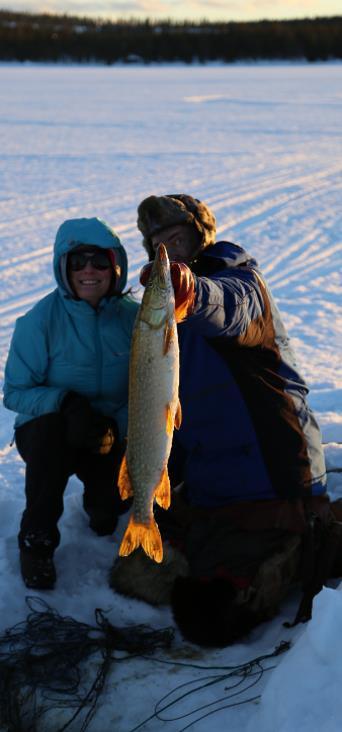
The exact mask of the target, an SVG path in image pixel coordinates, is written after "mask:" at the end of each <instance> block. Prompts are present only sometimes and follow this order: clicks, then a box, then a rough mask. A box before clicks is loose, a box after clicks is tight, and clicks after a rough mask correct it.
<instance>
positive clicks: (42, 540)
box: [19, 531, 56, 590]
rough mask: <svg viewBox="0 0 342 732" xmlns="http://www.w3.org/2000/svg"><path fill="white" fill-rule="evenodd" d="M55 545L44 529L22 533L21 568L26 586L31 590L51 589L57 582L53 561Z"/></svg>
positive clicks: (20, 540) (20, 541)
mask: <svg viewBox="0 0 342 732" xmlns="http://www.w3.org/2000/svg"><path fill="white" fill-rule="evenodd" d="M54 548H55V545H54V542H53V540H52V539H51V538H50V536H49V535H48V534H47V533H46V532H44V531H36V532H30V533H27V534H25V535H24V536H23V535H21V536H20V538H19V549H20V569H21V575H22V578H23V580H24V582H25V585H26V587H28V588H29V589H31V590H51V589H52V588H53V586H54V584H55V582H56V569H55V565H54V563H53V558H52V557H53V551H54Z"/></svg>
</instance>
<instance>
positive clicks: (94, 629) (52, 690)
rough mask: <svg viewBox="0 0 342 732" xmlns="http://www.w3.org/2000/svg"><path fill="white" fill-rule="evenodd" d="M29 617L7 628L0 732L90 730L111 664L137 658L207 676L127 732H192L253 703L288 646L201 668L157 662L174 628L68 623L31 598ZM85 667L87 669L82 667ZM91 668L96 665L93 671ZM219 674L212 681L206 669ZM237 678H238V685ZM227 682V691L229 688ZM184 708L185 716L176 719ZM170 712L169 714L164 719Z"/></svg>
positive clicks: (0, 667) (0, 673)
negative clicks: (157, 724) (63, 717)
mask: <svg viewBox="0 0 342 732" xmlns="http://www.w3.org/2000/svg"><path fill="white" fill-rule="evenodd" d="M26 603H27V605H28V607H29V610H30V612H29V614H28V616H27V618H26V620H24V621H22V622H20V623H18V624H17V625H14V626H13V627H12V628H9V629H7V630H6V631H5V633H4V634H3V635H2V636H0V729H1V732H39V730H42V729H43V730H51V732H52V731H53V732H64V730H68V729H70V730H71V728H72V730H77V732H85V730H86V729H87V728H88V726H89V724H90V722H91V720H92V719H93V717H94V715H95V713H96V706H97V703H98V700H99V697H100V695H101V693H102V691H103V689H104V685H105V682H106V679H107V677H108V674H109V672H110V670H111V668H112V665H113V663H116V662H119V661H125V660H128V659H131V658H136V657H140V658H143V659H146V658H148V659H150V660H153V661H155V662H156V663H164V664H169V665H173V666H183V667H187V668H193V669H197V671H198V670H200V671H201V673H202V672H204V673H205V675H204V676H203V675H202V676H201V678H200V679H198V678H195V679H193V680H192V681H190V682H189V681H188V682H185V683H184V684H180V685H179V686H177V687H176V688H175V689H173V690H172V691H171V692H168V693H167V694H166V695H165V696H163V697H162V699H160V700H159V702H157V704H156V705H155V709H154V712H153V713H152V715H150V716H149V717H147V718H146V719H144V720H142V721H141V722H139V723H138V724H137V725H136V726H135V727H134V728H132V729H131V730H130V732H135V730H138V729H141V727H145V725H148V723H149V722H152V721H155V720H159V721H162V722H172V721H175V720H177V719H178V720H181V719H185V718H186V717H188V718H189V717H191V721H190V722H189V723H187V724H186V725H185V727H182V730H179V732H184V730H185V729H188V728H189V727H193V726H194V725H195V724H196V723H197V722H199V721H200V720H201V719H203V718H204V717H207V716H210V715H211V714H217V713H218V712H220V711H222V710H223V709H227V708H229V707H232V706H236V705H239V704H245V703H249V702H253V701H256V700H258V699H259V698H260V696H259V695H257V696H252V697H249V696H247V697H243V698H241V700H240V701H237V700H233V697H237V696H240V694H243V693H244V692H247V691H249V690H250V689H251V687H252V686H255V685H256V684H257V683H258V681H259V680H260V678H261V676H262V675H263V673H264V671H265V670H270V669H271V668H273V666H269V667H268V668H267V667H266V668H265V666H264V665H263V663H264V662H265V661H266V662H267V661H269V660H270V659H274V658H275V657H277V656H279V655H280V654H282V653H283V652H284V651H286V650H288V648H289V647H290V643H289V642H284V641H282V642H281V643H280V645H279V646H278V647H276V648H275V650H274V651H273V652H271V653H269V654H264V655H262V656H258V657H257V658H254V659H252V660H251V661H247V662H246V663H243V664H240V665H236V666H220V667H218V666H214V667H210V666H199V665H196V664H192V663H184V662H179V661H176V659H175V658H174V657H173V658H172V659H169V660H167V659H165V658H164V659H161V658H156V657H153V656H152V654H153V653H154V652H155V651H156V650H157V649H168V648H170V646H171V643H172V640H173V635H174V630H173V628H164V629H161V630H155V629H153V628H150V627H149V626H147V625H131V626H126V627H121V628H120V627H119V628H118V627H116V626H114V625H112V624H111V623H110V622H109V621H108V619H107V618H106V617H105V614H104V612H103V610H101V609H96V610H95V620H96V625H88V624H87V623H82V622H79V621H77V620H75V619H74V618H71V617H63V616H61V615H59V613H58V612H57V611H56V610H54V609H53V608H51V607H50V606H49V605H48V604H47V603H46V602H45V601H44V600H42V599H41V598H38V597H27V598H26ZM93 654H94V655H95V657H96V656H97V658H95V660H97V663H96V664H95V674H94V678H93V679H92V680H91V681H90V682H89V676H90V673H91V671H90V666H91V664H90V663H89V659H90V657H91V656H92V655H93ZM85 661H88V663H85ZM92 666H93V665H92ZM212 670H215V671H216V672H218V673H215V674H214V675H213V676H211V675H209V676H208V675H207V672H208V671H212ZM234 679H235V680H234ZM221 682H224V684H225V687H224V688H225V691H224V697H223V698H215V699H214V701H212V702H210V703H204V704H203V702H202V703H200V705H199V706H197V704H195V706H194V707H193V708H192V709H191V710H190V711H188V712H187V713H184V709H183V705H184V699H185V698H188V697H191V698H192V697H193V696H194V695H195V696H196V694H197V693H198V694H199V695H200V698H201V699H202V695H203V691H204V690H205V689H206V688H207V687H212V686H213V685H216V684H218V683H221ZM227 684H228V685H227ZM178 705H181V710H180V713H179V714H177V712H176V713H171V715H170V712H171V709H174V710H175V709H176V707H178ZM61 709H64V710H68V713H69V714H70V716H69V719H68V720H67V721H66V722H61V724H60V725H59V726H56V725H58V722H57V721H56V717H57V716H58V715H56V716H55V718H54V726H53V727H52V726H51V725H50V724H49V725H48V726H47V724H46V720H47V716H46V715H48V713H51V712H53V711H54V710H61ZM165 714H166V716H165Z"/></svg>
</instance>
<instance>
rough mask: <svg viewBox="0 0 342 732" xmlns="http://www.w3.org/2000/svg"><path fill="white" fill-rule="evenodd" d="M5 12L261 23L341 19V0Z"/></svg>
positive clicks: (32, 4) (151, 2) (119, 1)
mask: <svg viewBox="0 0 342 732" xmlns="http://www.w3.org/2000/svg"><path fill="white" fill-rule="evenodd" d="M2 7H4V8H6V9H8V10H20V11H22V10H24V11H29V12H33V13H35V12H51V13H67V14H70V15H81V16H85V15H86V16H91V17H101V18H112V19H116V18H139V19H142V18H147V17H148V18H153V19H166V18H172V19H173V20H184V19H188V20H195V21H199V20H202V19H204V18H206V19H207V20H210V21H215V20H226V21H228V20H235V21H237V20H241V21H247V20H261V19H263V18H268V19H285V18H303V17H315V16H333V15H341V2H340V0H286V2H284V0H247V2H245V1H244V0H231V1H229V0H188V1H187V2H186V3H184V1H183V0H127V2H125V0H68V1H67V0H4V4H3V6H2Z"/></svg>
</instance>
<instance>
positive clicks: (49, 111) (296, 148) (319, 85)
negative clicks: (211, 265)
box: [0, 64, 342, 732]
mask: <svg viewBox="0 0 342 732" xmlns="http://www.w3.org/2000/svg"><path fill="white" fill-rule="evenodd" d="M341 82H342V66H341V65H338V64H334V65H318V64H317V65H316V64H315V65H307V66H306V65H302V64H298V65H297V66H296V65H291V66H286V65H279V66H274V65H272V66H255V67H253V66H251V65H248V66H245V67H244V66H243V65H240V66H236V67H234V66H226V67H209V68H208V67H200V66H199V67H172V68H168V67H166V66H163V67H162V68H156V67H153V68H138V67H137V68H115V67H111V68H105V67H85V66H83V67H75V66H73V67H58V66H56V67H51V66H49V67H44V66H36V67H35V66H32V65H30V66H25V65H22V66H20V65H13V64H11V65H4V64H3V65H1V66H0V151H1V152H0V167H1V192H0V232H1V233H0V237H1V249H0V275H1V292H0V313H1V333H0V369H1V378H2V375H3V368H4V364H5V361H6V355H7V351H8V346H9V342H10V337H11V333H12V330H13V326H14V323H15V320H16V318H17V317H18V316H19V315H21V314H23V313H24V312H25V311H27V310H28V309H29V308H30V307H31V306H32V305H33V304H34V303H35V302H36V301H37V300H38V299H40V298H41V297H43V296H44V295H45V294H46V293H47V292H49V291H50V290H51V289H52V288H53V287H54V281H53V275H52V265H51V261H52V256H51V255H52V244H53V240H54V235H55V232H56V230H57V228H58V226H59V225H60V224H61V223H62V221H64V220H65V219H66V218H72V217H76V216H94V215H97V216H100V217H101V218H103V219H105V220H107V221H108V222H109V223H110V224H112V225H113V226H114V227H115V228H116V230H117V232H118V234H119V235H120V237H121V239H122V241H123V243H124V245H125V246H126V248H127V251H128V255H129V263H130V266H129V284H130V285H132V286H133V287H134V288H136V293H137V297H139V296H140V291H139V286H138V284H137V283H138V273H139V270H140V267H141V266H142V264H143V263H144V261H145V254H144V251H143V249H142V247H141V243H140V239H141V237H140V235H139V233H138V232H137V229H136V225H135V220H136V207H137V205H138V203H139V202H140V200H141V199H142V198H144V197H145V196H147V195H149V194H151V193H157V194H158V193H159V194H162V193H166V192H167V193H172V192H188V193H191V194H193V195H195V196H197V197H198V198H203V200H205V201H206V202H207V203H208V204H209V205H210V206H211V207H212V208H213V210H214V212H215V214H216V217H217V220H218V232H219V237H221V238H229V239H230V240H233V241H235V242H237V243H239V244H241V245H242V246H244V247H245V248H246V249H247V250H249V251H250V252H251V254H253V255H254V256H255V257H256V258H257V259H258V260H259V262H260V264H261V266H262V268H263V271H264V273H265V274H266V276H267V279H268V282H269V284H270V286H271V288H272V291H273V293H274V295H275V297H276V299H277V302H278V305H279V307H280V310H281V312H282V313H283V317H284V320H285V323H286V324H287V327H288V330H289V333H290V335H291V337H292V340H293V344H294V346H295V347H296V350H297V355H298V362H299V364H300V367H301V370H302V372H303V374H304V376H305V377H306V379H307V381H308V383H309V386H310V388H311V393H310V402H311V405H312V407H313V408H314V409H315V412H316V415H317V418H318V421H319V424H320V426H321V429H322V435H323V442H324V449H325V455H326V460H327V466H328V470H329V471H331V472H329V484H328V485H329V492H330V495H331V496H332V497H333V498H339V497H342V476H341V468H342V447H341V444H342V417H341V411H340V406H341V372H340V370H339V369H340V355H341V348H340V346H341V338H340V335H341V325H340V320H339V318H340V317H341V315H340V307H339V305H340V302H339V294H340V291H341V290H340V289H339V288H340V280H339V269H340V265H341V240H342V235H341V187H342V178H341V167H342V166H341V129H342V124H341V123H342V117H341V110H342V91H341V89H342V83H341ZM339 339H340V340H339ZM0 419H1V421H0V455H1V468H0V475H1V480H0V496H1V512H0V568H1V577H2V579H1V583H0V611H1V616H0V617H1V620H0V629H1V631H3V630H4V629H5V628H7V627H9V626H12V625H13V624H14V623H16V622H18V621H20V620H23V619H24V618H25V617H26V615H27V607H26V605H25V596H26V595H27V591H25V587H24V586H23V583H22V581H21V578H20V575H19V566H18V552H17V544H16V533H17V529H18V523H19V519H20V515H21V512H22V510H23V507H24V498H23V493H24V464H23V462H22V461H21V459H20V458H19V456H18V454H17V452H16V449H15V447H13V446H10V441H11V438H12V424H13V414H12V413H10V412H8V411H7V410H5V409H3V408H1V411H0ZM126 521H127V518H126V517H124V518H122V520H121V524H120V527H119V531H118V532H117V533H116V534H115V536H114V537H105V538H98V537H96V536H94V535H93V533H92V532H91V531H90V529H89V528H88V526H87V519H86V516H85V514H84V513H83V511H82V507H81V485H80V483H79V482H78V480H77V479H76V478H72V479H71V480H70V481H69V485H68V488H67V491H66V496H65V511H64V515H63V517H62V520H61V522H60V529H61V533H62V541H61V545H60V548H59V549H58V551H57V552H56V566H57V572H58V583H57V587H56V589H55V590H54V591H49V592H45V593H31V594H33V595H34V594H35V595H37V596H39V595H40V596H41V597H44V598H45V599H46V600H47V602H48V603H50V604H51V605H52V606H53V607H54V608H56V609H57V610H58V611H59V612H60V613H61V614H62V615H71V616H73V617H74V618H76V619H78V620H82V621H84V622H88V623H94V610H95V608H96V607H100V608H103V609H104V610H108V618H109V620H110V621H111V622H112V623H114V624H116V625H126V624H129V623H142V622H144V623H149V624H150V625H152V626H153V627H155V628H162V627H166V626H169V625H172V618H171V614H170V611H169V610H168V608H151V607H150V606H148V605H146V604H144V603H142V602H139V601H135V600H127V599H124V598H123V597H120V596H118V595H116V594H115V593H113V591H112V590H111V589H109V587H108V582H107V575H108V570H109V568H110V566H111V563H112V561H113V558H114V557H115V556H116V555H117V551H118V546H119V543H120V539H121V537H122V534H123V531H124V527H125V524H126ZM335 584H338V583H335ZM298 599H299V595H297V594H295V595H293V596H292V597H290V598H289V599H288V601H287V602H286V603H284V605H283V607H282V608H281V613H280V615H279V617H277V618H276V619H275V620H273V622H271V623H268V624H263V625H261V626H260V627H259V628H257V629H256V630H255V631H254V632H253V633H251V635H250V637H249V638H247V639H246V640H245V642H243V643H238V644H236V645H234V646H232V647H230V648H226V649H224V650H212V651H205V650H203V649H198V648H197V647H195V646H190V645H189V644H187V643H186V644H185V643H184V642H183V641H182V639H181V637H180V635H179V634H178V633H176V635H175V641H174V647H173V650H172V652H171V653H170V654H168V653H166V652H164V653H159V654H158V658H162V659H164V660H169V661H170V660H171V661H172V664H171V665H165V664H164V665H163V664H162V663H161V661H153V660H152V659H149V660H146V659H134V660H131V661H129V662H124V663H121V664H119V663H116V664H115V663H114V665H113V671H112V673H111V676H110V678H109V681H108V683H107V686H106V689H105V692H104V694H103V696H102V698H101V701H100V705H99V708H98V711H97V714H96V716H95V718H94V719H93V721H92V723H91V725H90V727H89V730H90V732H107V730H108V732H109V731H110V732H112V731H113V730H115V731H116V732H130V730H132V729H133V728H134V727H135V726H136V725H138V724H139V723H140V722H142V721H143V720H144V719H146V718H147V717H149V716H150V715H152V714H153V711H154V705H155V704H156V703H157V702H158V700H159V699H160V698H161V697H162V696H163V695H164V694H166V693H167V692H168V691H171V690H172V689H174V688H175V687H176V686H177V685H178V684H181V683H183V682H185V681H189V680H192V679H200V678H202V677H203V675H205V672H204V671H200V670H195V669H193V668H191V667H189V668H184V667H182V666H177V665H174V662H176V661H183V662H189V663H191V662H192V663H194V662H195V663H197V664H199V665H203V666H216V667H217V666H227V665H234V664H240V663H244V662H246V661H248V660H249V659H252V658H255V657H256V656H259V655H260V654H267V653H270V652H272V650H273V649H274V647H275V646H276V645H278V644H279V643H280V641H281V640H285V641H287V640H291V641H292V643H293V646H292V649H291V650H290V651H289V652H288V653H287V654H285V655H282V656H280V657H279V658H278V659H276V661H275V662H274V664H272V665H276V666H277V668H276V669H274V670H269V671H267V672H266V673H265V674H264V675H263V677H262V678H261V680H260V681H257V679H256V681H257V683H256V684H255V686H254V687H253V688H252V689H250V690H246V691H245V692H244V693H242V695H241V696H236V697H233V698H232V699H231V700H229V699H228V691H227V690H226V689H225V687H226V686H227V684H226V683H225V682H222V683H221V686H220V685H213V686H211V687H209V688H207V689H206V690H203V691H202V692H201V693H197V694H193V695H190V696H188V697H186V698H184V699H183V701H181V702H180V703H179V704H177V705H176V706H175V707H171V708H169V710H168V716H169V717H171V716H173V717H176V716H178V717H181V715H184V714H186V713H189V711H191V710H193V709H196V708H198V707H200V706H202V705H204V704H206V703H209V702H210V703H211V702H215V701H216V700H219V699H221V700H222V699H224V701H223V702H222V701H221V702H220V703H217V704H216V705H215V704H214V705H213V706H211V707H209V708H206V709H203V710H202V711H201V712H197V713H194V714H193V715H191V714H190V715H189V716H187V717H185V718H179V719H178V721H170V722H166V721H165V722H162V721H161V720H158V719H157V720H156V719H152V720H151V721H149V722H148V723H147V724H146V725H145V726H144V728H143V729H146V730H147V732H153V731H155V730H164V729H165V730H170V732H172V731H177V732H179V731H180V730H181V729H184V727H185V726H186V725H190V723H191V722H194V721H195V720H196V719H197V718H198V717H200V716H201V715H203V714H206V713H208V712H209V711H213V710H215V709H217V708H219V707H222V706H224V705H227V704H229V703H232V702H234V701H236V702H239V701H241V700H242V699H244V698H245V699H248V698H251V697H255V696H258V695H260V694H261V695H262V698H261V702H250V703H248V704H246V705H241V706H236V707H232V708H225V709H223V710H222V711H218V712H217V713H215V714H212V715H211V716H209V717H206V718H204V719H203V720H202V721H199V722H198V723H197V724H192V726H191V728H196V730H198V732H202V731H204V730H206V731H207V730H209V729H210V730H213V731H216V730H223V729H229V730H230V732H238V730H241V729H246V730H247V731H248V732H252V730H253V732H269V731H270V732H271V730H272V732H273V730H275V729H276V730H279V732H297V731H298V732H299V731H300V732H309V730H310V732H312V731H313V732H315V731H317V732H318V730H319V731H320V732H335V731H336V732H337V730H339V729H340V725H341V722H340V720H341V717H342V695H341V692H340V690H341V681H342V678H341V656H342V643H341V638H342V633H341V630H342V628H341V617H342V607H341V604H342V595H341V592H340V589H338V588H337V587H336V588H335V589H324V590H323V591H322V593H320V595H319V596H318V597H317V598H316V600H315V604H314V614H313V620H312V621H311V622H310V623H309V624H307V625H306V626H299V627H296V628H294V629H286V628H284V627H283V625H282V624H283V621H284V620H291V619H293V617H294V614H295V611H296V607H297V603H298ZM268 665H270V664H269V663H268ZM94 668H95V666H94V660H92V661H91V662H90V670H91V671H92V672H94ZM208 673H210V672H208ZM212 673H214V672H212ZM179 693H181V692H179ZM70 716H71V711H70V712H69V713H67V712H65V711H62V710H58V712H55V713H54V715H50V717H49V718H46V719H45V721H44V723H42V726H41V729H42V730H43V732H57V730H58V729H59V728H60V727H61V726H62V722H63V723H65V722H66V721H67V719H68V718H69V717H70ZM72 729H73V730H74V732H78V730H79V729H80V722H79V721H78V723H76V726H74V727H73V728H72Z"/></svg>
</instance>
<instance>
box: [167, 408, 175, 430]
mask: <svg viewBox="0 0 342 732" xmlns="http://www.w3.org/2000/svg"><path fill="white" fill-rule="evenodd" d="M165 417H166V421H165V429H166V434H167V435H168V437H170V435H172V433H173V427H174V423H175V419H174V416H173V413H172V409H171V405H170V404H167V405H166V407H165Z"/></svg>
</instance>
